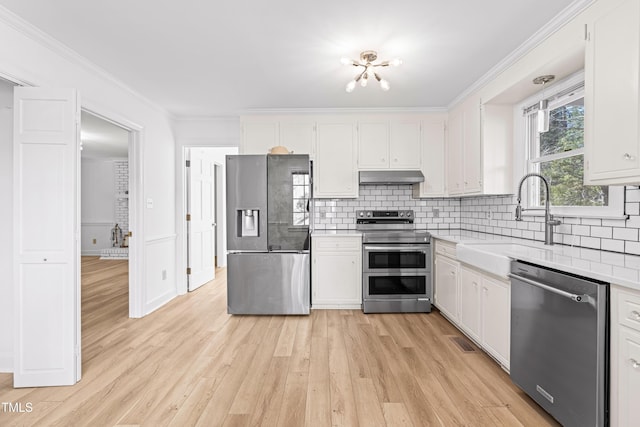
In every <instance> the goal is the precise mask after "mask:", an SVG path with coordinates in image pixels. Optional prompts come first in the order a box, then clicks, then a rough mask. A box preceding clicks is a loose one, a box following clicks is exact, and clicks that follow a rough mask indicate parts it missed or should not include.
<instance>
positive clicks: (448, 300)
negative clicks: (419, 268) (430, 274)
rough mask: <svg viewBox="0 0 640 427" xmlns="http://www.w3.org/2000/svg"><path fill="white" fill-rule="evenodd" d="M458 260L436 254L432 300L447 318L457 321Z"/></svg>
mask: <svg viewBox="0 0 640 427" xmlns="http://www.w3.org/2000/svg"><path fill="white" fill-rule="evenodd" d="M459 269H460V264H459V263H458V261H456V260H454V259H451V258H447V257H445V256H442V255H438V254H436V257H435V262H434V271H435V274H434V279H435V286H434V297H433V299H434V302H435V305H436V307H438V310H440V311H441V312H442V314H444V315H445V316H446V317H447V318H448V319H449V320H451V321H453V322H457V321H458V288H459V284H458V276H459Z"/></svg>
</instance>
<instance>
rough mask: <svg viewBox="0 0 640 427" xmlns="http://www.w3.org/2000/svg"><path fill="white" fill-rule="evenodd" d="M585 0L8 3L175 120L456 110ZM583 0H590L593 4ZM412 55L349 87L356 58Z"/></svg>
mask: <svg viewBox="0 0 640 427" xmlns="http://www.w3.org/2000/svg"><path fill="white" fill-rule="evenodd" d="M579 2H580V1H579V0H482V1H478V0H448V1H443V0H410V1H401V2H398V1H396V2H394V1H388V0H386V1H383V0H369V1H362V0H350V1H344V0H342V1H338V0H324V1H319V2H312V1H309V0H271V1H260V0H236V1H225V2H222V1H203V0H182V1H168V0H162V1H158V0H136V1H130V0H109V1H100V2H97V1H87V0H56V1H51V0H28V1H25V0H0V5H2V6H4V7H6V8H7V9H9V10H10V11H12V12H14V13H16V14H17V15H19V16H20V17H22V18H23V19H25V20H26V21H28V22H30V23H31V24H33V25H35V26H36V27H38V28H39V29H41V30H42V31H44V32H46V33H48V34H49V35H51V36H53V37H54V38H56V39H57V40H59V41H61V42H62V43H64V44H65V45H67V46H68V47H70V48H72V49H73V50H75V51H76V52H78V53H80V54H81V55H82V56H84V57H86V58H87V59H89V60H90V61H92V62H94V63H95V64H97V65H98V66H100V67H102V68H103V69H104V70H106V71H107V72H109V73H110V74H112V75H113V76H114V77H116V78H117V79H119V80H121V81H122V82H124V83H125V84H126V85H128V86H130V87H131V88H133V89H134V90H136V91H137V92H139V93H140V94H142V95H143V96H145V97H147V98H148V99H150V100H151V101H153V102H154V103H157V104H159V105H161V106H162V107H164V108H165V109H166V110H168V111H169V112H171V113H172V114H174V115H176V116H184V117H189V116H226V115H237V114H239V113H241V112H243V111H247V110H251V109H289V108H312V109H316V108H370V107H377V108H425V109H427V108H433V107H445V106H447V105H448V104H450V103H451V102H452V101H453V100H454V99H455V98H456V97H457V96H458V95H460V94H461V93H462V92H463V91H464V90H465V89H466V88H468V87H469V86H470V85H472V84H473V83H474V82H475V81H477V80H478V79H479V78H481V77H482V76H483V75H484V74H485V73H487V72H488V71H489V70H490V69H491V68H492V67H493V66H494V65H496V64H497V63H498V62H499V61H500V60H502V59H503V58H505V57H506V56H508V55H509V54H510V53H511V52H512V51H514V50H515V49H516V48H517V47H518V46H520V45H521V44H522V43H524V42H525V41H526V40H527V39H528V38H529V37H531V36H532V35H533V34H535V33H536V31H537V30H539V29H540V28H541V27H543V26H544V24H545V23H547V22H548V21H550V20H551V19H552V18H553V17H555V16H556V15H558V14H559V13H560V12H561V11H562V10H563V9H564V8H565V7H567V6H569V5H571V4H572V3H579ZM582 3H584V1H582ZM367 49H373V50H377V51H378V53H379V58H380V59H391V58H394V57H401V58H402V59H403V61H404V64H403V65H402V66H401V67H399V68H385V69H383V70H382V71H381V74H382V75H383V77H384V78H386V79H387V80H388V81H389V82H390V83H391V90H390V91H389V92H383V91H381V90H380V88H379V86H378V85H370V86H369V87H367V88H360V87H357V88H356V89H355V91H354V92H353V93H350V94H349V93H346V92H345V90H344V86H345V84H346V83H347V82H348V81H349V80H350V79H352V78H353V76H354V74H355V72H354V69H353V67H347V66H343V65H341V64H340V58H341V57H342V56H349V57H352V58H357V57H358V55H359V53H360V52H361V51H362V50H367Z"/></svg>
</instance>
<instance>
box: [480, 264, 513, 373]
mask: <svg viewBox="0 0 640 427" xmlns="http://www.w3.org/2000/svg"><path fill="white" fill-rule="evenodd" d="M481 299H482V324H481V332H480V335H481V341H482V345H483V347H484V348H485V349H486V350H487V352H489V353H490V354H491V355H493V357H495V358H496V359H498V360H499V361H500V363H502V364H503V365H504V366H505V367H506V368H507V369H508V368H509V353H510V351H509V345H510V341H511V340H510V333H511V294H510V287H509V285H508V284H506V283H503V282H500V281H498V280H494V279H490V278H488V277H486V276H485V277H483V279H482V291H481Z"/></svg>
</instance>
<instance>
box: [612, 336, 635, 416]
mask: <svg viewBox="0 0 640 427" xmlns="http://www.w3.org/2000/svg"><path fill="white" fill-rule="evenodd" d="M612 338H613V339H616V340H618V342H617V343H616V344H617V348H618V353H617V354H614V355H613V360H612V363H615V364H617V375H616V378H613V379H612V384H613V386H614V387H616V385H617V387H616V390H615V393H614V392H613V391H612V395H616V394H617V401H616V400H613V401H612V408H611V409H612V420H615V419H617V420H618V422H617V423H616V424H614V425H619V426H632V425H636V424H637V423H638V420H640V405H638V403H637V398H638V396H640V332H637V331H634V330H631V329H627V328H624V327H618V335H617V336H614V337H612ZM614 348H615V346H614ZM634 420H635V421H634Z"/></svg>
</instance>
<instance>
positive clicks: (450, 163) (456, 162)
mask: <svg viewBox="0 0 640 427" xmlns="http://www.w3.org/2000/svg"><path fill="white" fill-rule="evenodd" d="M463 137H464V120H463V116H462V114H456V115H453V116H451V118H450V119H449V139H448V141H447V148H448V150H447V192H448V193H449V194H452V195H454V194H462V192H463V191H464V187H463V185H462V180H463V175H462V173H463V172H462V171H463V166H462V139H463Z"/></svg>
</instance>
